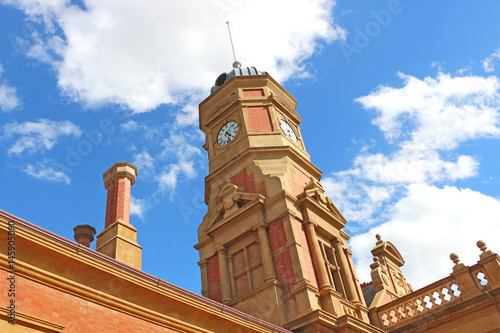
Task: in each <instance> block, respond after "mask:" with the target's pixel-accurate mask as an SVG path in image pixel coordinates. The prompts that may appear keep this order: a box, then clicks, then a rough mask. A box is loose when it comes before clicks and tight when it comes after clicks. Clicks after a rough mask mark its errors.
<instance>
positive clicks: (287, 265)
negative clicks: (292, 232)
mask: <svg viewBox="0 0 500 333" xmlns="http://www.w3.org/2000/svg"><path fill="white" fill-rule="evenodd" d="M268 237H269V244H270V246H271V251H272V253H273V261H274V268H275V270H276V277H277V278H278V280H279V281H281V282H282V283H283V284H284V285H285V289H284V292H285V293H287V292H289V291H290V290H291V289H292V287H293V284H294V283H295V274H294V272H293V264H292V258H291V256H290V250H289V249H288V247H287V246H286V243H287V239H286V234H285V228H284V226H283V221H282V220H281V219H277V220H275V221H273V222H271V223H269V231H268Z"/></svg>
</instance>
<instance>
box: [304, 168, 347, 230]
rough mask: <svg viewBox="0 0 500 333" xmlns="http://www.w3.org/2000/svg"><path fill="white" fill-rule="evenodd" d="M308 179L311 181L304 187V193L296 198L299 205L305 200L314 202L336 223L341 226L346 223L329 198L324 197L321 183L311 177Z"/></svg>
mask: <svg viewBox="0 0 500 333" xmlns="http://www.w3.org/2000/svg"><path fill="white" fill-rule="evenodd" d="M310 179H311V181H310V182H309V183H308V184H307V185H305V186H304V192H302V193H301V194H299V195H298V196H297V199H299V201H300V202H301V203H302V202H305V201H307V200H310V201H312V202H315V203H316V204H318V205H319V206H320V207H322V208H323V209H325V210H326V211H328V213H330V214H331V215H333V216H334V217H335V218H336V219H337V220H338V221H340V222H342V223H343V224H345V223H347V220H346V218H345V217H344V216H343V215H342V213H341V212H340V210H339V209H338V208H337V207H336V206H335V204H334V203H333V201H332V199H330V197H328V196H325V189H324V188H323V185H321V183H320V182H319V181H317V180H315V179H314V178H313V177H311V178H310Z"/></svg>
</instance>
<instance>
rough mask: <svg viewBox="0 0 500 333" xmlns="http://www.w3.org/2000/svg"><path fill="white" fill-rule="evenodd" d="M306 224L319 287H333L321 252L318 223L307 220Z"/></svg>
mask: <svg viewBox="0 0 500 333" xmlns="http://www.w3.org/2000/svg"><path fill="white" fill-rule="evenodd" d="M304 226H305V227H306V228H305V229H306V237H307V241H308V242H309V248H310V250H311V256H312V259H313V264H314V267H315V268H316V274H317V278H318V283H319V289H320V290H321V289H323V288H325V287H328V288H331V287H332V286H331V284H330V280H329V279H328V272H327V271H326V267H325V259H324V258H323V254H322V253H321V249H320V247H319V243H318V236H317V235H316V229H315V227H316V224H315V223H314V222H311V221H305V222H304Z"/></svg>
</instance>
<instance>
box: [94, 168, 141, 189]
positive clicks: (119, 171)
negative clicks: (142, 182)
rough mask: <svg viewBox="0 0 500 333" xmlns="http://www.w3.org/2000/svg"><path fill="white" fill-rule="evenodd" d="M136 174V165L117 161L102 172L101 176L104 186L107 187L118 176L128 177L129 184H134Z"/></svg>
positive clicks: (118, 177)
mask: <svg viewBox="0 0 500 333" xmlns="http://www.w3.org/2000/svg"><path fill="white" fill-rule="evenodd" d="M137 174H138V173H137V167H136V166H135V165H133V164H132V163H130V162H117V163H115V164H114V165H113V166H112V167H111V168H109V169H108V170H106V172H104V173H103V174H102V178H103V179H104V188H106V189H108V186H109V185H110V184H112V183H114V182H115V181H116V180H117V179H120V178H128V179H129V180H130V183H131V185H134V183H135V177H137Z"/></svg>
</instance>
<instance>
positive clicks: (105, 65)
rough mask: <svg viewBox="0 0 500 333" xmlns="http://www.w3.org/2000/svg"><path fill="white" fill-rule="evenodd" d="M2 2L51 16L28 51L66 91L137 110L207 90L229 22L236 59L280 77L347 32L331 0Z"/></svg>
mask: <svg viewBox="0 0 500 333" xmlns="http://www.w3.org/2000/svg"><path fill="white" fill-rule="evenodd" d="M4 3H9V4H11V5H13V6H16V7H17V8H19V9H21V10H23V11H24V12H25V13H26V14H27V15H30V17H31V18H32V19H39V18H40V17H42V20H43V21H44V22H45V23H46V24H48V28H49V33H47V32H45V34H44V37H43V36H42V38H41V39H40V40H37V42H36V43H35V45H33V46H32V48H31V50H30V51H29V53H28V54H29V55H31V56H33V57H35V58H39V59H40V60H41V61H46V62H47V61H48V62H51V63H52V65H53V67H54V68H55V70H56V71H57V74H58V83H59V86H60V88H61V89H62V91H64V93H66V94H67V95H68V96H70V97H71V98H73V99H74V100H78V101H84V102H85V103H88V104H89V105H96V104H100V103H117V104H120V105H123V106H125V107H127V108H131V109H132V110H133V111H134V112H144V111H148V110H151V109H154V108H156V107H157V106H159V105H161V104H163V103H174V104H177V103H180V104H184V103H189V100H190V96H192V95H193V94H203V96H206V95H208V90H209V88H210V86H211V85H212V84H213V82H214V81H215V79H216V77H217V76H218V75H219V74H220V72H221V71H227V70H230V66H231V63H232V52H231V49H230V43H229V39H228V34H227V27H226V24H225V22H226V21H227V20H230V21H231V24H232V26H231V27H232V32H233V37H234V43H235V46H236V52H237V55H239V56H240V57H239V60H240V61H241V62H242V63H243V64H244V65H245V66H256V67H257V68H259V69H260V70H265V71H268V72H269V73H271V74H272V75H273V77H274V78H275V79H277V80H279V81H281V82H283V81H284V80H286V79H288V78H289V77H291V76H295V75H297V76H298V75H303V74H304V71H305V68H304V65H303V61H304V60H305V59H307V58H308V57H310V56H311V55H312V54H313V52H314V50H315V49H316V48H317V46H318V43H324V42H331V41H334V40H336V39H339V38H343V37H344V36H345V31H344V30H342V29H340V28H339V27H338V26H336V25H335V23H333V13H332V10H333V7H334V6H335V1H334V0H292V1H290V0H277V1H271V2H269V1H265V0H253V1H250V0H236V1H233V0H227V1H226V0H222V1H221V0H211V1H202V0H187V1H177V2H175V1H168V2H166V1H154V0H146V1H142V2H137V1H131V0H127V1H116V0H115V1H105V2H103V1H97V0H90V1H86V2H85V6H86V10H85V9H81V8H79V7H77V6H75V5H71V4H69V2H67V1H63V0H61V1H51V0H46V1H42V0H38V1H35V0H21V1H5V0H4ZM262 8H265V10H262ZM51 24H53V25H57V26H59V27H60V28H61V31H62V33H61V35H60V36H61V37H62V36H64V44H62V43H61V42H60V40H58V39H57V38H55V37H58V36H55V35H54V34H53V33H50V32H52V31H56V30H55V29H53V26H52V25H51ZM173 50H174V51H173ZM263 50H265V52H263ZM54 55H57V57H54ZM51 56H52V60H51ZM196 102H197V101H196ZM185 111H187V113H185V114H181V116H180V117H179V119H178V122H179V123H186V122H187V123H193V122H194V121H193V117H194V116H196V115H195V114H194V115H193V113H192V112H190V110H185Z"/></svg>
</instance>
